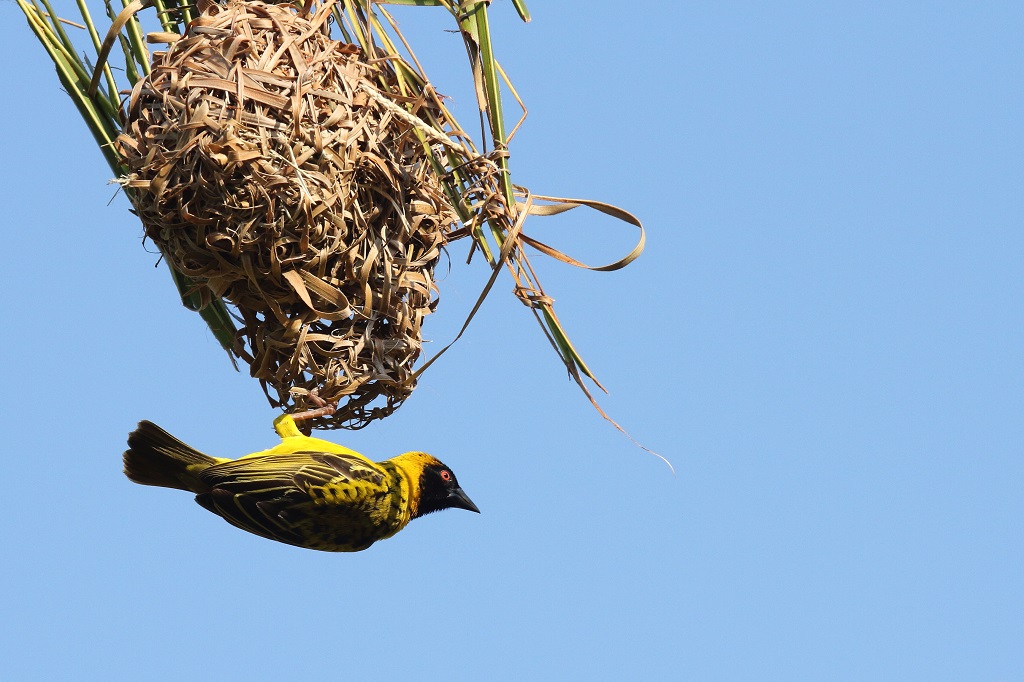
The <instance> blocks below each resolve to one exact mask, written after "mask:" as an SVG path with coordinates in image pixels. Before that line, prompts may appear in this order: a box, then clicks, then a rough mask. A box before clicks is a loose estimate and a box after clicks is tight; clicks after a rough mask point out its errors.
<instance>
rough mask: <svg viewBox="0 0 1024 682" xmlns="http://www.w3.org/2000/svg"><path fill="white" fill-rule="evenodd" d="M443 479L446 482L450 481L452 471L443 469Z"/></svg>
mask: <svg viewBox="0 0 1024 682" xmlns="http://www.w3.org/2000/svg"><path fill="white" fill-rule="evenodd" d="M441 480H442V481H444V482H446V483H447V482H448V481H450V480H452V472H450V471H448V470H446V469H442V470H441Z"/></svg>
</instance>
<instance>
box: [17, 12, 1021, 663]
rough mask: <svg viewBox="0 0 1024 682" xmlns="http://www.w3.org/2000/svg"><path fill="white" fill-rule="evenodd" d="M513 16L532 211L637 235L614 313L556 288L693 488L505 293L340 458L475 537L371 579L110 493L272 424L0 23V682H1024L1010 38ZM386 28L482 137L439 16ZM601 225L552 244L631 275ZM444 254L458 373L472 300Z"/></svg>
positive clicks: (440, 326) (432, 537)
mask: <svg viewBox="0 0 1024 682" xmlns="http://www.w3.org/2000/svg"><path fill="white" fill-rule="evenodd" d="M531 4H532V10H533V12H534V22H533V23H532V24H530V25H523V24H521V23H520V22H519V21H518V19H517V18H516V16H515V14H514V12H513V10H512V7H511V5H510V4H509V3H508V1H507V0H498V1H497V2H495V4H494V6H493V8H492V9H493V23H494V24H495V34H496V40H497V44H498V49H499V53H500V55H501V56H502V60H503V63H504V64H505V66H506V67H507V70H508V72H509V73H510V75H511V76H512V78H513V79H514V81H515V83H516V85H517V87H518V88H519V90H520V93H521V94H522V96H523V97H524V98H525V99H526V100H527V102H528V104H529V107H530V112H531V114H530V118H529V120H528V121H527V123H526V126H525V127H524V128H523V130H522V132H521V133H520V135H519V136H518V137H517V138H516V140H515V142H514V144H513V164H514V168H515V172H516V174H517V178H518V181H519V182H520V183H522V184H525V185H528V186H530V187H531V188H532V189H534V191H537V192H542V193H550V194H558V195H564V196H582V197H590V198H595V199H601V200H605V201H609V202H612V203H616V204H619V205H621V206H624V207H626V208H628V209H631V210H632V211H634V212H635V213H636V214H638V215H639V216H640V217H641V218H642V219H643V220H644V222H645V225H646V226H647V228H648V230H649V234H650V238H649V242H648V250H647V253H646V254H645V255H644V256H643V257H641V258H640V260H638V261H637V262H636V263H635V264H633V265H632V266H630V267H629V268H627V269H626V270H624V271H622V272H618V273H613V274H599V273H589V272H582V271H576V270H572V269H570V268H567V267H566V266H562V265H560V264H558V263H555V262H552V261H551V260H550V259H538V262H539V264H540V267H541V272H542V276H543V279H544V282H545V284H546V286H547V288H548V290H549V293H551V294H552V295H553V296H554V297H555V298H556V299H557V305H558V310H559V312H560V314H561V316H562V317H563V319H564V320H565V321H566V323H567V325H568V326H569V328H570V329H571V331H572V333H573V335H574V339H575V340H576V342H577V344H578V346H579V348H580V349H581V351H582V352H583V353H584V355H585V357H586V358H587V359H589V361H590V362H591V363H592V365H593V367H594V369H595V370H596V371H597V372H598V373H599V375H600V377H601V379H602V380H603V381H604V382H605V384H606V385H607V386H608V387H609V389H610V390H611V395H609V396H607V397H605V398H603V400H602V402H603V405H604V406H605V407H606V408H607V410H608V411H609V412H610V413H611V414H612V415H613V416H614V417H615V418H616V419H618V420H619V421H620V422H621V423H622V424H623V425H624V426H625V427H626V428H627V429H629V431H630V432H631V433H632V434H633V435H634V436H635V437H636V438H637V439H639V440H640V441H642V442H643V443H645V444H646V445H648V446H650V447H652V448H654V449H655V450H658V451H659V452H661V453H663V454H664V455H665V456H667V457H668V458H670V459H671V460H672V461H673V462H674V464H675V466H676V468H677V470H678V475H677V476H675V477H673V476H672V475H671V474H670V473H669V471H668V469H667V468H666V467H665V466H664V464H662V463H661V462H659V461H658V460H657V459H656V458H654V457H652V456H650V455H648V454H646V453H644V452H643V451H641V450H639V449H638V448H636V447H635V446H634V445H633V444H631V443H630V442H629V441H628V440H627V439H626V438H624V437H623V436H621V435H620V434H618V433H617V432H616V431H615V430H614V429H612V428H611V427H610V426H608V425H607V424H606V423H605V422H603V421H602V420H601V419H600V418H599V417H598V416H597V415H596V414H595V412H594V411H593V410H592V409H591V407H590V406H589V405H588V403H587V402H586V401H585V400H584V399H583V398H582V397H581V395H579V393H578V391H577V390H576V389H575V387H574V386H573V385H572V384H571V383H570V382H569V381H567V380H566V378H565V376H564V371H563V370H562V369H561V368H560V365H559V364H558V362H557V359H556V358H555V356H554V355H553V354H552V352H551V351H550V349H549V348H548V346H547V343H546V341H544V339H543V338H542V336H541V334H540V331H539V329H538V328H537V326H536V324H535V323H534V322H533V319H532V317H531V316H530V315H529V313H528V311H527V310H526V309H525V308H522V306H521V305H520V304H519V303H518V302H517V301H516V300H515V299H514V298H513V297H512V296H511V294H510V293H509V292H510V288H511V285H510V282H509V280H508V279H507V278H503V279H502V280H500V281H499V284H498V286H497V287H496V290H495V292H494V294H493V295H492V298H491V299H489V300H488V302H487V303H486V305H485V306H484V308H483V310H482V312H481V313H480V315H479V317H478V318H477V320H476V321H475V322H474V324H473V326H472V327H471V329H470V331H469V332H468V333H467V334H466V336H465V338H464V339H463V340H462V341H460V342H459V344H458V345H457V346H456V347H455V348H454V349H453V350H452V351H450V352H449V354H448V355H447V356H445V357H444V358H443V360H441V361H440V362H438V363H437V364H436V365H435V366H434V367H432V368H431V369H430V370H429V372H428V373H427V374H426V377H425V379H424V381H423V382H422V384H421V386H420V387H419V389H418V390H417V392H416V394H415V395H414V397H413V398H412V399H411V400H410V401H409V402H408V403H407V404H406V405H405V406H404V407H403V408H402V409H401V410H400V411H399V412H398V413H397V414H396V415H394V416H393V417H392V418H390V419H388V420H387V421H386V422H384V423H380V424H378V425H376V426H374V427H371V428H368V429H366V430H364V431H361V432H358V433H345V432H334V433H332V434H330V435H329V436H328V437H329V438H332V439H336V440H339V441H340V442H344V443H345V444H347V445H349V446H351V447H353V448H356V449H357V450H360V451H362V452H365V453H367V454H368V455H371V456H374V457H377V458H385V457H388V456H392V455H394V454H397V453H399V452H402V451H404V450H408V449H425V450H428V451H431V452H433V453H435V454H437V455H438V456H440V457H441V458H442V459H444V460H445V461H446V462H447V463H449V464H450V465H451V466H452V467H453V468H454V469H455V470H456V472H457V473H458V475H459V478H460V480H461V481H462V483H463V484H464V487H465V488H466V490H467V491H468V492H469V494H470V495H471V496H472V497H473V499H474V500H475V501H476V502H477V503H478V504H479V506H480V508H481V509H482V510H483V513H482V514H481V515H479V516H477V515H474V514H468V513H465V512H459V511H451V512H446V513H443V514H438V515H434V516H430V517H428V518H426V519H422V520H419V521H416V522H414V523H413V524H412V525H411V526H410V527H409V528H408V529H406V530H405V531H403V532H402V533H401V534H399V535H398V536H396V537H395V538H393V539H391V540H388V541H386V542H383V543H380V544H378V545H377V546H374V547H373V548H371V549H370V550H368V551H366V552H363V553H359V554H351V555H346V554H339V555H335V554H324V553H317V552H311V551H306V550H300V549H296V548H292V547H288V546H285V545H278V544H274V543H271V542H268V541H266V540H263V539H260V538H257V537H255V536H252V535H248V534H245V533H242V532H240V531H237V530H236V529H234V528H231V527H230V526H228V525H227V524H225V523H224V522H223V521H221V520H220V519H218V518H216V517H214V516H212V515H210V514H209V513H207V512H206V511H204V510H203V509H201V508H200V507H199V506H197V505H196V504H194V503H193V502H192V500H191V497H190V496H189V495H187V494H185V493H182V492H179V491H168V490H158V489H155V488H144V487H141V486H135V485H132V484H130V483H129V482H128V481H127V480H126V479H124V477H123V476H122V475H121V461H120V456H121V452H122V451H123V449H124V442H125V437H126V435H127V434H128V432H129V431H130V430H131V429H132V428H133V427H134V425H135V423H136V422H137V421H138V420H139V419H143V418H145V419H150V420H153V421H155V422H157V423H159V424H161V425H163V426H165V427H166V428H167V429H168V430H170V431H171V432H173V433H175V434H176V435H178V436H180V437H181V438H182V439H184V440H186V441H187V442H190V443H191V444H193V445H195V446H196V447H198V448H200V449H202V450H205V451H207V452H210V453H213V454H217V455H223V456H235V455H241V454H244V453H247V452H250V451H252V450H256V449H260V448H263V447H266V446H268V445H270V444H272V443H273V442H274V435H273V433H272V431H271V428H270V422H271V420H272V419H273V417H274V416H275V413H274V412H273V411H272V410H271V409H270V408H269V407H268V405H267V404H266V401H265V399H264V398H263V396H262V393H261V391H260V389H259V387H258V385H257V384H256V383H255V382H254V381H253V380H251V379H249V378H248V376H247V374H246V373H244V372H243V373H236V372H234V371H233V370H232V369H231V366H230V364H229V363H228V362H227V359H226V357H225V356H224V354H223V353H222V352H221V351H219V350H218V347H217V345H216V343H215V342H214V340H213V339H212V338H211V336H210V334H209V333H208V332H207V331H206V330H205V328H204V326H203V325H202V323H201V321H200V319H199V318H198V316H195V315H193V314H190V313H188V312H187V311H185V310H184V309H183V308H182V307H181V306H180V305H178V303H177V301H176V297H175V292H174V289H173V287H172V285H171V282H170V279H169V278H168V276H167V273H166V271H165V268H164V267H163V266H162V265H161V266H160V267H154V264H155V263H156V257H155V255H153V254H152V253H147V252H146V251H145V250H144V249H143V248H142V246H141V243H140V242H141V240H140V236H141V228H140V226H139V224H138V222H137V220H136V219H135V218H134V217H133V216H131V215H130V214H129V213H128V211H127V208H128V207H127V203H126V201H125V200H124V199H123V197H118V198H116V199H114V200H113V202H110V199H111V196H112V195H113V190H112V188H111V187H109V186H108V185H106V184H105V183H106V181H107V179H108V177H109V175H110V172H109V170H108V169H107V167H106V166H105V163H104V161H103V160H102V158H101V156H100V154H99V153H98V151H97V150H96V149H95V146H94V143H93V141H92V139H91V137H90V136H89V134H88V133H87V132H86V129H85V128H84V126H83V124H82V123H81V122H80V121H79V119H78V116H77V113H76V112H75V110H74V109H73V108H72V105H71V104H70V102H69V100H67V98H66V97H65V96H64V95H63V93H61V92H60V90H59V88H58V85H57V81H56V78H55V77H54V74H53V70H52V68H51V66H50V64H49V62H48V60H47V59H46V57H45V56H44V53H43V52H42V50H41V48H40V47H39V46H38V45H36V44H35V43H34V39H33V38H32V37H31V36H30V34H29V32H28V30H27V28H26V27H25V25H24V23H23V20H22V18H21V15H20V13H19V12H18V11H17V8H16V6H14V5H13V3H5V4H4V6H3V7H2V11H3V15H2V16H3V21H2V22H0V59H2V62H3V63H4V64H5V65H6V68H5V69H4V70H3V72H2V75H0V84H2V88H3V91H4V92H5V93H6V94H5V98H6V103H7V105H6V106H4V107H2V108H0V127H2V129H3V130H5V131H6V134H5V135H4V136H3V142H2V145H3V157H4V159H5V164H4V170H3V171H2V173H3V182H2V183H0V196H2V205H3V207H4V212H5V215H4V220H3V222H4V224H5V226H6V227H5V229H4V231H3V233H4V243H3V248H2V249H0V287H2V291H3V292H4V303H3V311H4V314H3V319H4V320H5V323H4V325H3V327H4V331H3V333H2V334H0V353H2V357H3V364H4V367H5V374H4V378H3V388H4V390H3V392H2V401H3V410H4V414H5V419H6V424H7V426H6V427H5V432H6V433H5V436H4V457H5V462H6V467H7V468H6V472H7V475H6V477H5V478H6V485H5V494H4V506H5V513H3V514H2V515H0V533H2V537H3V541H4V545H5V548H6V549H5V551H4V558H3V561H2V562H0V563H2V569H0V573H2V574H3V576H4V577H3V588H2V590H0V612H2V613H3V614H4V622H5V628H4V629H5V630H6V634H5V635H4V636H3V637H2V638H0V677H4V678H5V679H19V680H28V679H40V680H42V679H143V680H175V679H178V680H180V679H207V678H214V677H220V678H222V679H243V678H247V679H255V680H263V679H266V680H269V679H299V678H305V679H314V678H326V677H331V678H334V677H337V678H339V679H349V680H361V679H371V677H373V678H375V679H401V678H405V677H416V678H418V679H444V680H481V679H509V680H511V679H541V680H565V679H595V680H618V679H663V680H667V679H687V680H754V679H757V680H769V679H770V680H824V679H827V680H967V679H970V680H1022V679H1024V532H1022V525H1024V521H1022V518H1024V503H1022V492H1024V485H1022V484H1024V459H1022V451H1024V427H1022V409H1024V352H1022V350H1024V267H1022V254H1024V205H1022V200H1021V196H1022V194H1021V190H1022V187H1024V172H1022V164H1024V144H1022V125H1021V124H1022V120H1024V99H1022V94H1021V93H1022V89H1021V86H1022V82H1024V50H1022V49H1021V37H1022V35H1024V5H1022V4H1021V3H1020V2H983V3H951V2H897V3H893V2H857V3H820V2H782V3H755V2H715V3H710V2H707V3H690V2H649V3H634V4H630V3H620V2H615V3H613V2H593V1H588V2H539V1H537V0H534V2H532V3H531ZM627 5H629V8H628V9H626V8H625V7H626V6H627ZM58 8H62V11H63V12H64V13H65V14H72V13H73V5H71V3H66V2H64V3H58ZM398 15H399V17H400V18H401V19H402V20H403V22H404V24H405V26H406V27H407V28H408V29H409V31H410V34H411V35H412V36H413V37H414V39H416V40H418V41H419V44H420V45H421V47H420V48H419V50H420V53H421V57H423V59H424V61H425V62H426V65H427V67H428V71H429V72H430V73H431V75H432V76H433V78H434V80H435V81H436V82H437V85H438V87H439V89H440V90H442V91H445V92H448V93H450V94H452V95H453V96H454V97H455V100H456V105H457V111H459V112H461V113H462V115H463V116H464V119H465V120H466V121H471V120H472V118H473V110H472V106H473V102H472V99H471V98H470V96H469V93H470V90H469V87H468V80H467V78H468V73H467V71H466V66H465V61H464V53H463V52H462V50H461V45H460V43H459V40H458V37H457V36H456V35H454V34H451V33H445V32H443V29H445V28H450V26H449V21H448V18H447V16H446V15H445V14H444V12H443V11H441V10H432V9H406V10H403V11H400V12H398ZM108 202H110V203H109V204H108ZM577 213H579V215H574V214H570V215H567V216H564V217H559V218H551V219H538V220H535V221H533V222H531V223H530V224H529V226H528V227H529V231H530V232H531V233H533V234H534V235H536V236H538V237H541V238H543V239H546V240H548V241H550V242H553V243H555V244H557V245H559V246H562V247H564V248H565V250H567V251H568V252H570V253H571V254H573V255H576V256H578V257H580V258H582V259H584V260H587V261H590V262H595V263H597V262H607V261H610V260H614V259H615V258H617V257H618V256H619V255H621V254H622V253H624V252H625V250H628V248H629V247H630V246H631V244H632V238H633V235H632V234H630V233H629V231H628V229H627V228H624V227H620V226H619V225H618V224H616V223H614V221H611V220H609V219H606V218H602V217H600V216H597V215H596V214H586V213H583V212H579V211H578V212H577ZM451 253H452V262H453V265H452V269H451V273H450V274H449V275H447V276H446V277H445V279H444V280H443V281H442V283H441V289H442V302H441V306H440V309H439V312H438V314H437V315H434V316H433V317H431V318H429V319H428V324H427V326H426V335H427V336H428V337H429V338H431V339H433V340H434V341H435V343H434V347H439V346H440V345H442V343H443V342H447V341H448V340H449V339H450V338H451V337H452V336H453V335H454V333H455V331H456V330H457V328H458V327H459V326H460V325H461V323H462V321H463V319H464V317H465V314H466V313H467V311H468V310H469V308H470V307H471V306H472V303H473V302H474V300H475V299H476V296H477V294H478V292H479V289H480V286H481V285H482V283H483V281H484V279H485V277H486V272H485V271H484V270H485V269H484V268H483V267H482V264H480V263H474V264H473V265H471V266H469V267H467V266H465V265H464V263H463V261H464V259H465V244H458V245H455V246H453V247H452V249H451Z"/></svg>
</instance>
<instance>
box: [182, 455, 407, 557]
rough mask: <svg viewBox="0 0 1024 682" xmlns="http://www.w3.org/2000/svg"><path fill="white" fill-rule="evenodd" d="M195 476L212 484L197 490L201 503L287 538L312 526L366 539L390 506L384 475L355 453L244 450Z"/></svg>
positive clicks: (296, 539)
mask: <svg viewBox="0 0 1024 682" xmlns="http://www.w3.org/2000/svg"><path fill="white" fill-rule="evenodd" d="M200 478H201V480H202V481H203V483H205V484H206V485H208V486H209V488H210V492H208V493H202V494H200V495H197V496H196V501H197V502H198V503H199V504H200V505H202V506H203V507H205V508H206V509H208V510H210V511H212V512H214V513H215V514H218V515H220V516H222V517H223V518H224V519H226V520H227V521H228V522H230V523H232V524H234V525H236V526H238V527H240V528H242V529H244V530H247V531H249V532H251V533H255V534H257V535H262V536H263V537H268V538H271V539H273V540H278V541H280V542H286V543H289V544H293V545H300V546H310V544H311V542H312V539H311V538H310V534H311V533H312V532H314V530H313V528H314V527H315V533H316V534H317V535H327V536H329V537H330V542H331V543H332V544H335V545H339V546H347V545H352V546H358V545H361V544H363V543H364V542H366V541H367V540H369V542H370V543H372V542H373V540H374V539H376V538H374V537H372V536H373V534H374V530H375V528H376V526H377V525H378V524H379V523H380V522H381V521H382V520H383V518H382V517H383V516H384V515H385V514H386V512H387V511H388V510H389V508H390V507H391V506H392V505H391V503H390V497H393V495H392V493H391V481H390V480H389V477H388V476H387V475H386V473H385V472H384V471H383V470H382V469H381V468H379V467H378V466H377V465H375V464H374V463H372V462H370V461H368V460H366V459H365V458H363V457H361V456H359V455H354V454H353V455H349V454H338V453H331V452H314V451H308V452H303V451H297V452H290V453H288V454H277V455H266V456H262V457H245V458H242V459H238V460H233V461H230V462H223V463H219V464H216V465H214V466H211V467H209V468H207V469H206V470H204V471H203V472H202V473H201V475H200ZM318 509H319V510H318ZM325 524H326V526H325Z"/></svg>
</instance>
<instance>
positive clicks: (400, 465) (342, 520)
mask: <svg viewBox="0 0 1024 682" xmlns="http://www.w3.org/2000/svg"><path fill="white" fill-rule="evenodd" d="M309 414H310V413H302V414H301V415H289V414H285V415H281V416H280V417H278V418H277V419H275V420H274V429H275V430H276V431H277V433H278V435H279V436H281V443H279V444H278V445H276V446H274V447H272V448H270V449H269V450H263V451H261V452H254V453H252V454H251V455H246V456H245V457H241V458H239V459H224V458H220V457H210V456H209V455H204V454H203V453H201V452H199V451H198V450H196V449H194V448H192V447H190V446H188V445H185V444H184V443H182V442H181V441H180V440H178V439H177V438H175V437H174V436H172V435H170V434H169V433H167V432H166V431H164V430H163V429H161V428H160V427H159V426H157V425H156V424H153V423H152V422H148V421H142V422H139V427H138V428H137V429H136V430H135V431H133V432H132V433H131V434H130V435H129V436H128V451H127V452H125V453H124V473H125V475H126V476H127V477H128V478H129V479H131V480H132V481H135V482H136V483H141V484H142V485H156V486H162V487H164V488H178V489H180V490H188V491H191V492H193V493H196V502H198V503H199V505H200V506H202V507H203V508H204V509H207V510H209V511H211V512H213V513H214V514H217V515H218V516H220V517H222V518H223V519H224V520H225V521H227V522H228V523H230V524H232V525H234V526H238V527H239V528H241V529H242V530H247V531H249V532H250V533H255V534H256V535H261V536H263V537H265V538H270V539H271V540H277V541H278V542H284V543H287V544H289V545H296V546H298V547H306V548H308V549H319V550H323V551H326V552H358V551H360V550H363V549H366V548H367V547H369V546H370V545H372V544H373V543H374V542H376V541H377V540H383V539H384V538H389V537H391V536H392V535H394V534H395V533H397V532H398V531H400V530H402V529H403V528H405V526H406V524H408V523H409V522H410V521H412V520H413V519H415V518H419V517H420V516H423V515H424V514H429V513H431V512H435V511H439V510H441V509H449V508H455V509H468V510H469V511H474V512H477V513H479V512H480V510H479V509H477V507H476V505H475V504H473V502H472V501H471V500H470V499H469V497H468V496H467V495H466V493H465V492H463V490H462V488H460V487H459V482H458V481H457V480H456V478H455V474H454V473H452V470H451V469H449V468H448V467H447V466H445V465H444V464H442V463H441V462H439V461H438V460H436V459H435V458H433V457H431V456H430V455H428V454H426V453H425V452H407V453H405V454H404V455H399V456H398V457H393V458H391V459H388V460H385V461H383V462H373V461H371V460H369V459H367V458H366V457H363V456H362V455H360V454H359V453H358V452H355V451H353V450H349V449H348V448H346V447H343V446H341V445H336V444H334V443H331V442H330V441H326V440H321V439H319V438H311V437H309V436H305V435H303V434H302V433H301V432H300V431H299V429H298V427H296V425H295V418H296V417H300V418H301V417H307V418H308V416H309Z"/></svg>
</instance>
